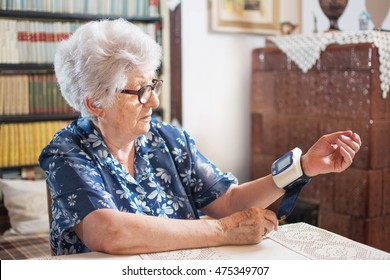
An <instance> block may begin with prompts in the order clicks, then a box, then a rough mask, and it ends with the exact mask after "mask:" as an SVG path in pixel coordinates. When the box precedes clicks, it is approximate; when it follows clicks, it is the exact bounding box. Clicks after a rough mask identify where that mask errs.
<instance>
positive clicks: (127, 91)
mask: <svg viewBox="0 0 390 280" xmlns="http://www.w3.org/2000/svg"><path fill="white" fill-rule="evenodd" d="M152 83H153V85H146V86H143V87H141V88H140V89H139V90H133V89H123V90H121V91H120V92H119V93H123V94H131V95H138V101H139V103H141V104H145V103H146V102H148V101H149V99H150V97H151V95H150V96H149V98H148V100H146V101H144V102H142V97H143V94H144V93H145V91H146V89H147V88H150V89H151V91H150V92H151V93H152V92H153V93H154V94H156V95H157V96H159V95H160V94H161V87H160V90H159V91H158V92H156V91H155V88H156V86H157V84H158V83H160V84H161V86H162V83H163V80H159V79H153V80H152Z"/></svg>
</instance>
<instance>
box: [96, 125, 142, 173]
mask: <svg viewBox="0 0 390 280" xmlns="http://www.w3.org/2000/svg"><path fill="white" fill-rule="evenodd" d="M94 125H95V128H96V130H98V131H99V133H100V135H101V136H102V138H103V140H104V143H105V144H106V146H107V148H108V150H109V151H110V153H111V154H112V155H113V156H114V157H115V158H116V159H117V160H118V161H119V163H121V164H122V165H123V167H124V168H125V169H126V170H127V171H128V172H129V173H130V174H131V175H132V176H134V158H135V139H130V138H128V137H127V138H124V137H120V134H118V133H117V134H115V135H114V136H111V134H110V133H107V131H105V130H104V129H102V128H101V127H99V126H98V125H97V124H96V123H95V122H94Z"/></svg>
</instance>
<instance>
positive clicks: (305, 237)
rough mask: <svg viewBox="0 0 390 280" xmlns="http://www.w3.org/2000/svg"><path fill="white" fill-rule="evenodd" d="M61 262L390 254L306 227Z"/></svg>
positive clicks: (284, 227)
mask: <svg viewBox="0 0 390 280" xmlns="http://www.w3.org/2000/svg"><path fill="white" fill-rule="evenodd" d="M40 259H57V260H79V259H80V260H81V259H87V260H98V259H103V260H115V259H122V260H124V259H125V260H308V259H320V260H357V259H358V260H390V253H387V252H384V251H381V250H378V249H375V248H373V247H369V246H367V245H364V244H361V243H358V242H356V241H353V240H351V239H348V238H345V237H342V236H340V235H338V234H335V233H332V232H329V231H326V230H323V229H320V228H318V227H315V226H312V225H309V224H306V223H294V224H287V225H281V226H280V227H279V230H278V231H273V232H271V233H269V234H268V235H267V236H266V238H265V239H264V240H263V241H262V242H261V243H260V244H257V245H246V246H222V247H211V248H202V249H191V250H178V251H172V252H162V253H152V254H141V255H132V256H118V255H108V254H104V253H99V252H91V253H85V254H75V255H66V256H53V257H47V258H40Z"/></svg>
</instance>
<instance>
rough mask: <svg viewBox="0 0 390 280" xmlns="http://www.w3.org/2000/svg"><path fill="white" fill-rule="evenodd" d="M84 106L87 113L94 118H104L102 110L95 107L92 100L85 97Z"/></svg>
mask: <svg viewBox="0 0 390 280" xmlns="http://www.w3.org/2000/svg"><path fill="white" fill-rule="evenodd" d="M84 102H85V106H87V108H88V111H89V112H91V113H92V115H94V116H95V117H102V116H104V110H103V109H102V108H99V107H97V106H96V105H95V104H94V103H93V100H91V99H89V98H88V97H86V98H85V99H84Z"/></svg>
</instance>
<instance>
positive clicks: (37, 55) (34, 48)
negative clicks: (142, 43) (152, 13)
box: [0, 19, 161, 63]
mask: <svg viewBox="0 0 390 280" xmlns="http://www.w3.org/2000/svg"><path fill="white" fill-rule="evenodd" d="M81 24H82V23H80V22H47V21H46V22H43V21H25V20H10V19H0V39H1V40H0V63H53V59H54V53H55V50H56V47H57V44H58V43H59V42H60V41H62V40H64V39H66V38H68V37H69V36H70V35H71V34H72V33H73V32H74V31H75V30H76V29H77V28H78V27H79V26H80V25H81ZM135 24H136V25H138V26H139V27H140V28H142V29H143V30H144V31H145V32H146V33H147V34H149V35H150V36H151V37H152V38H155V40H156V41H157V42H159V43H160V42H161V38H160V37H161V25H160V24H158V23H147V24H146V23H135Z"/></svg>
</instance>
